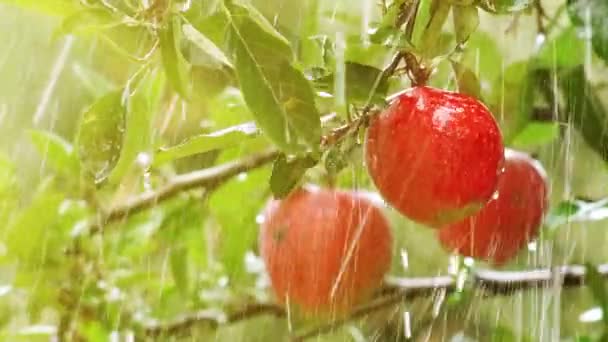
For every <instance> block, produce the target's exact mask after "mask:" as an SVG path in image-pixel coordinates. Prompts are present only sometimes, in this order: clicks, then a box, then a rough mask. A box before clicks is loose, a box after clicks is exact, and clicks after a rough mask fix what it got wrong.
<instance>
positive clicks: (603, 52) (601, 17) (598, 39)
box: [568, 0, 608, 63]
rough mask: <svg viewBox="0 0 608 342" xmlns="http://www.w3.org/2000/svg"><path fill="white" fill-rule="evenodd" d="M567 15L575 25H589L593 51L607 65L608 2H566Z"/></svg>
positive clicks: (592, 0) (582, 0) (578, 0)
mask: <svg viewBox="0 0 608 342" xmlns="http://www.w3.org/2000/svg"><path fill="white" fill-rule="evenodd" d="M568 13H569V14H570V18H571V19H572V21H573V23H575V24H578V25H580V26H584V25H585V23H586V22H588V23H589V25H590V26H591V27H590V28H589V30H590V33H591V44H592V46H593V51H595V53H596V54H597V55H598V56H599V57H600V58H602V59H603V60H604V61H605V62H607V63H608V21H607V20H606V18H608V2H606V1H605V0H568ZM583 51H584V50H583Z"/></svg>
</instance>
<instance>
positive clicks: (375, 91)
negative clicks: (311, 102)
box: [313, 61, 388, 103]
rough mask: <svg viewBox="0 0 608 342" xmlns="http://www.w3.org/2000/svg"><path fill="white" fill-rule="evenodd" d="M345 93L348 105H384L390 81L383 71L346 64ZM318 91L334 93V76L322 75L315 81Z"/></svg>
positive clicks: (367, 66) (330, 74)
mask: <svg viewBox="0 0 608 342" xmlns="http://www.w3.org/2000/svg"><path fill="white" fill-rule="evenodd" d="M344 68H345V69H344V72H345V82H344V84H345V88H346V89H345V91H346V99H347V103H367V102H368V100H370V99H371V103H383V102H384V99H385V97H386V93H387V91H388V79H386V78H383V77H382V70H380V69H378V68H375V67H372V66H369V65H365V64H360V63H356V62H349V61H346V62H345V63H344ZM313 83H314V86H315V88H316V89H317V90H318V91H323V92H326V93H329V94H333V93H334V84H335V83H334V74H333V73H329V74H325V75H322V76H320V77H318V78H315V79H314V80H313Z"/></svg>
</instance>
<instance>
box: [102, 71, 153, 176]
mask: <svg viewBox="0 0 608 342" xmlns="http://www.w3.org/2000/svg"><path fill="white" fill-rule="evenodd" d="M157 79H158V74H154V73H147V74H146V76H145V77H144V78H143V79H142V80H141V81H140V83H139V84H138V86H137V89H136V90H135V92H133V94H131V96H130V97H129V99H128V100H127V112H126V123H125V124H126V131H125V134H124V142H123V147H122V149H121V152H120V159H119V160H118V162H117V163H116V167H115V168H114V170H113V171H112V173H111V175H110V181H111V182H112V183H114V184H117V183H119V182H120V181H121V179H122V178H123V177H124V176H125V175H126V174H127V173H128V172H129V171H130V170H133V167H134V166H135V163H136V161H137V159H138V157H139V156H143V157H144V159H142V160H140V165H139V171H143V170H145V169H146V168H147V167H149V166H150V165H147V164H146V159H149V160H152V159H153V147H152V138H153V137H152V134H153V133H152V124H153V122H154V117H155V113H156V112H155V111H153V110H151V108H150V105H151V104H152V105H153V102H154V101H155V99H151V98H150V95H151V94H149V93H148V92H147V91H148V90H149V88H148V87H150V86H151V85H150V83H154V82H156V81H157ZM146 156H147V158H146Z"/></svg>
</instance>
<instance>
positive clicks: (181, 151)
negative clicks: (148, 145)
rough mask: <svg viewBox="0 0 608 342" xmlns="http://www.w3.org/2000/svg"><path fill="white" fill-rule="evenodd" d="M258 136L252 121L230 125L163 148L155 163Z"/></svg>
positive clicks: (227, 145)
mask: <svg viewBox="0 0 608 342" xmlns="http://www.w3.org/2000/svg"><path fill="white" fill-rule="evenodd" d="M257 136H259V131H258V129H257V127H256V126H255V124H253V123H251V122H249V123H244V124H241V125H237V126H232V127H228V128H225V129H221V130H219V131H216V132H213V133H209V134H199V135H195V136H193V137H191V138H188V140H186V141H184V142H183V143H181V144H179V145H176V146H172V147H169V148H161V149H160V150H159V151H158V152H157V153H156V157H155V158H154V165H161V164H163V163H166V162H169V161H172V160H175V159H179V158H184V157H188V156H192V155H195V154H200V153H205V152H209V151H212V150H217V149H223V148H226V147H231V146H235V145H238V144H240V143H242V142H243V141H244V140H246V139H253V138H255V137H257Z"/></svg>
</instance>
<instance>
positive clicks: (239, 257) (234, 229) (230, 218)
mask: <svg viewBox="0 0 608 342" xmlns="http://www.w3.org/2000/svg"><path fill="white" fill-rule="evenodd" d="M269 176H270V168H269V167H264V168H261V169H258V170H255V171H251V172H248V173H247V174H244V175H243V176H242V177H236V178H235V179H233V180H231V181H230V182H228V183H226V184H224V185H223V186H222V187H220V188H218V189H217V190H216V191H213V193H212V194H211V195H210V196H209V209H210V212H211V214H212V216H213V217H214V219H215V221H216V222H217V223H218V224H219V226H220V228H221V229H220V235H221V236H220V238H219V239H218V241H219V244H217V245H216V246H217V248H218V252H219V257H220V261H221V262H222V264H223V265H224V266H225V267H226V271H227V273H228V274H229V275H230V276H231V277H237V278H238V277H239V276H243V275H245V274H246V273H245V268H244V266H245V264H244V257H245V254H246V253H247V251H248V250H252V249H253V248H255V242H256V241H257V237H258V224H257V223H256V217H257V216H258V214H259V213H260V210H261V208H262V206H263V205H264V203H265V201H266V200H267V198H268V193H267V191H268V185H267V184H268V178H269Z"/></svg>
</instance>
